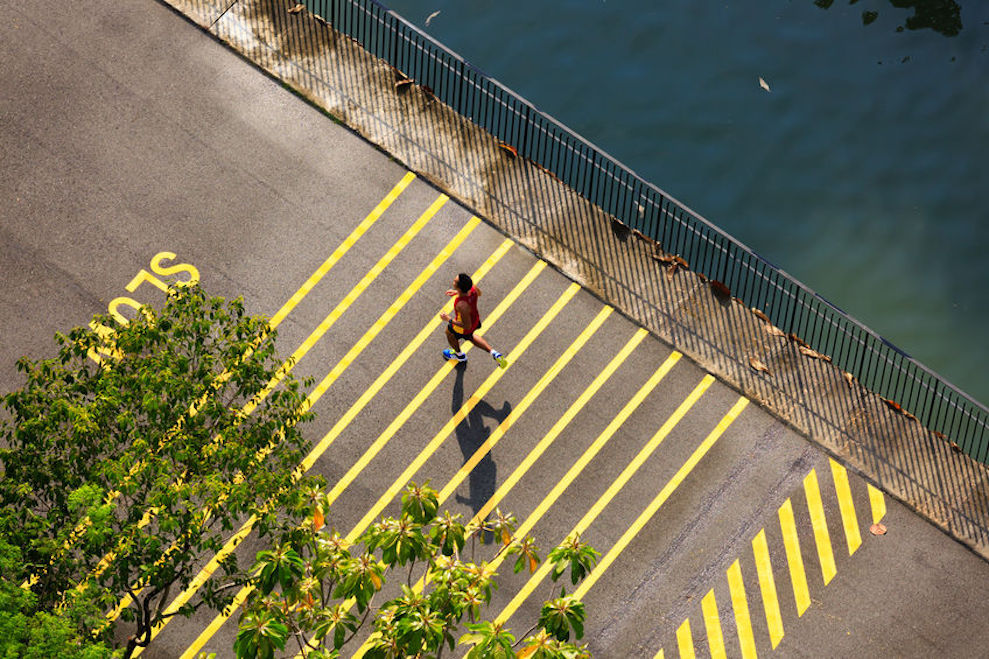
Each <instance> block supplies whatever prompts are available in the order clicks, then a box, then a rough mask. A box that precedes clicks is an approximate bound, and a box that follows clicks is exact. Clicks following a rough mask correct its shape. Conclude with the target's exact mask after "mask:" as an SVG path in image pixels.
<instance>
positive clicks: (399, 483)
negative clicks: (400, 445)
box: [346, 284, 580, 543]
mask: <svg viewBox="0 0 989 659" xmlns="http://www.w3.org/2000/svg"><path fill="white" fill-rule="evenodd" d="M579 290H580V286H579V285H578V284H571V285H570V286H568V287H567V290H565V291H564V292H563V294H562V295H560V297H559V298H558V299H557V300H556V302H555V303H553V306H552V307H550V309H549V311H547V312H546V313H545V314H543V316H542V318H540V319H539V322H537V323H536V325H535V326H534V327H533V328H532V329H531V330H529V332H528V333H527V334H526V335H525V336H524V337H523V338H522V340H521V341H520V342H519V343H518V345H516V346H515V349H514V350H512V352H511V354H510V355H509V357H508V360H509V364H512V363H514V362H516V361H518V360H519V358H521V356H522V354H523V353H524V352H525V351H526V349H527V348H528V347H529V345H531V344H532V342H533V341H535V340H536V338H537V337H538V336H539V335H540V334H542V332H543V330H545V329H546V327H547V326H548V325H549V324H550V323H551V322H553V319H554V318H556V316H557V315H558V314H559V313H560V312H561V311H562V310H563V307H565V306H566V305H567V303H568V302H570V299H571V298H573V296H574V295H576V294H577V291H579ZM447 365H448V366H449V363H447ZM450 368H451V369H452V366H451V367H450ZM507 370H508V369H498V370H496V371H494V372H493V373H492V374H491V375H489V376H488V377H487V379H486V380H485V381H484V383H483V384H481V386H480V387H478V389H477V391H475V392H474V393H473V394H471V396H470V398H468V399H467V401H466V402H465V403H464V404H463V405H461V406H460V409H459V410H457V412H456V414H454V415H453V416H452V417H450V419H449V420H448V421H447V422H446V423H445V424H444V425H443V427H442V428H441V429H440V431H439V432H438V433H436V435H434V436H433V438H432V439H431V440H430V441H429V443H428V444H427V445H426V448H424V449H423V450H422V451H420V453H419V455H418V456H416V459H415V460H413V461H412V463H411V464H409V466H408V467H406V468H405V470H404V471H403V472H402V474H401V475H400V476H399V477H398V478H396V479H395V480H394V481H393V482H392V484H391V486H390V487H389V488H388V489H387V490H385V493H384V494H382V495H381V496H380V497H379V498H378V501H377V502H376V503H375V504H374V505H373V506H372V507H371V509H370V510H368V511H367V514H365V515H364V517H363V518H362V519H361V521H360V522H358V523H357V524H356V525H355V526H354V528H353V529H352V530H351V531H350V533H348V534H347V535H346V540H347V542H348V543H353V542H356V540H357V537H358V536H359V535H360V534H361V533H363V532H364V529H366V528H367V527H368V526H370V525H371V524H372V523H373V522H374V520H375V519H376V518H377V517H378V515H380V514H381V511H382V510H384V509H385V507H386V506H387V505H388V504H389V503H391V501H392V500H393V499H394V498H395V496H396V495H397V494H398V493H399V492H400V491H401V490H402V488H403V487H405V486H406V484H408V482H409V480H410V479H411V478H412V477H413V476H415V475H416V472H417V471H419V469H420V468H421V467H422V465H424V464H425V463H426V460H428V459H429V457H430V456H432V454H433V453H435V452H436V450H437V449H438V448H439V447H440V445H442V444H443V442H444V441H445V440H446V438H447V437H448V436H449V434H450V433H451V432H453V430H454V429H455V428H456V427H457V426H458V425H459V424H460V422H461V421H463V420H464V419H465V418H467V415H468V414H469V413H470V411H471V410H472V409H474V407H475V406H476V405H477V404H478V403H479V402H481V400H483V398H484V396H485V394H487V392H488V391H490V390H491V388H492V387H493V386H494V385H495V383H497V382H498V380H500V379H501V376H502V375H503V374H504V373H505V372H506V371H507Z"/></svg>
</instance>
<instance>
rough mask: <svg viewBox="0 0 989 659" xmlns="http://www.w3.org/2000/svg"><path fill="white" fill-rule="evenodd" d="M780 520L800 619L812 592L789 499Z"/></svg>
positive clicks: (782, 507) (782, 509)
mask: <svg viewBox="0 0 989 659" xmlns="http://www.w3.org/2000/svg"><path fill="white" fill-rule="evenodd" d="M779 518H780V530H781V531H782V532H783V548H784V549H785V550H786V562H787V565H788V566H789V568H790V583H792V584H793V598H794V600H795V601H796V604H797V617H800V616H802V615H803V614H804V611H806V610H807V607H808V606H810V590H809V589H808V588H807V573H806V572H805V571H804V559H803V555H802V554H801V553H800V538H799V537H798V536H797V524H796V522H795V521H794V518H793V504H792V503H791V502H790V500H789V499H787V500H786V501H784V502H783V505H782V506H780V509H779Z"/></svg>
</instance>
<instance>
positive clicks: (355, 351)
mask: <svg viewBox="0 0 989 659" xmlns="http://www.w3.org/2000/svg"><path fill="white" fill-rule="evenodd" d="M480 222H481V221H480V220H479V219H478V218H476V217H474V218H471V220H470V221H468V222H467V224H466V225H464V227H463V228H462V229H461V230H460V231H459V232H458V233H457V234H456V235H455V236H454V237H453V238H452V239H451V240H450V242H449V243H447V244H446V246H445V247H444V248H443V249H442V250H441V251H440V253H439V254H437V255H436V257H435V258H434V259H433V260H432V261H431V262H430V263H429V265H427V266H426V267H425V268H424V269H423V271H422V272H421V273H420V274H419V276H418V277H416V278H415V279H414V280H413V281H412V283H410V284H409V285H408V286H407V287H406V289H405V290H404V291H403V292H402V294H401V295H400V296H399V297H398V299H396V301H395V302H393V303H392V304H391V306H389V307H388V309H386V310H385V312H384V313H382V314H381V316H380V317H379V318H378V320H377V321H375V323H374V324H373V325H372V326H371V327H370V328H369V329H368V330H367V331H366V332H365V333H364V335H363V336H362V337H361V338H360V340H358V341H357V343H356V344H354V346H353V347H352V348H351V349H350V350H349V351H348V352H347V354H346V355H345V356H344V357H343V358H342V359H341V360H340V361H339V362H338V363H337V365H336V366H335V367H334V368H333V370H331V371H330V373H329V374H328V375H327V376H326V377H325V378H323V380H322V382H320V383H319V385H318V386H317V387H316V388H315V389H314V390H313V391H312V392H310V393H309V396H307V397H306V400H305V402H304V403H303V409H304V410H308V409H309V408H311V407H312V405H313V404H315V402H316V401H317V400H319V398H320V397H321V396H322V395H323V394H324V393H325V392H326V390H327V388H328V387H329V386H330V384H332V382H333V381H335V380H336V378H337V377H339V376H340V374H342V373H343V371H345V370H346V369H347V367H348V366H349V365H350V364H351V363H352V362H353V360H354V359H356V358H357V356H358V355H359V354H360V353H361V351H363V350H364V348H366V347H367V346H368V344H370V342H371V341H372V340H373V339H374V338H375V337H376V336H377V335H378V334H379V333H380V332H381V331H382V330H383V329H384V327H385V326H386V325H387V324H388V323H389V322H390V321H391V320H392V318H394V317H395V315H396V314H397V313H398V312H399V311H400V310H401V309H402V307H404V306H405V304H406V303H407V302H408V301H409V299H411V298H412V296H413V295H414V294H415V293H416V292H417V291H418V290H419V289H420V288H422V286H423V285H424V284H425V283H426V281H428V280H429V278H430V277H431V276H432V275H433V274H434V273H435V272H436V270H437V269H439V267H440V266H441V265H442V264H443V263H444V262H445V261H446V260H447V259H448V258H449V257H450V256H451V255H452V254H453V252H454V251H456V249H457V248H458V247H459V246H460V245H461V244H462V243H463V242H464V240H466V239H467V237H468V236H469V235H470V233H471V232H472V231H473V230H474V229H475V228H477V226H478V225H479V224H480ZM511 245H512V243H511V241H508V240H506V241H505V242H503V243H502V245H501V246H500V247H499V248H498V249H497V250H496V251H495V253H494V254H492V256H491V257H490V258H489V259H488V262H487V263H490V266H493V265H494V263H496V262H497V261H498V260H500V258H501V256H502V255H504V253H505V252H506V251H507V250H508V249H509V248H510V247H511ZM490 266H489V267H490ZM484 272H486V270H485V271H484ZM483 274H484V273H483V272H481V271H480V270H479V271H478V273H477V274H476V275H475V277H476V279H477V281H480V279H481V278H482V277H483ZM433 327H434V323H430V324H428V325H427V328H426V330H423V331H422V332H420V337H421V340H420V341H418V342H416V341H413V345H415V346H416V347H418V345H420V344H421V343H422V342H423V341H425V338H426V335H428V334H429V333H430V332H431V331H432V329H433ZM427 330H428V331H427ZM420 337H417V338H420ZM407 352H408V354H411V353H412V352H413V351H412V350H408V349H407ZM402 354H403V355H404V354H405V353H404V352H403V353H402ZM401 363H404V359H396V360H395V361H393V362H392V365H391V366H393V367H394V370H392V372H394V371H395V370H397V368H398V366H400V365H401ZM389 377H390V376H389ZM388 379H389V378H383V377H379V378H378V380H376V381H375V383H374V384H373V385H372V386H371V387H370V389H369V390H367V391H366V392H365V395H368V394H369V393H370V394H372V395H373V394H375V393H377V391H378V390H379V389H380V388H381V387H382V386H384V384H385V382H387V381H388ZM351 418H352V417H351ZM348 422H349V419H348ZM344 425H346V424H344ZM321 444H322V443H321ZM328 445H329V444H328V443H327V444H325V445H323V446H322V449H323V450H325V448H326V446H328ZM321 452H322V451H320V453H321ZM318 457H319V456H318V455H317V454H316V451H315V450H313V451H310V453H309V455H307V456H306V458H305V459H304V460H303V463H302V469H303V470H304V471H308V470H309V469H310V468H311V467H312V464H313V463H314V462H315V460H316V458H318ZM255 521H256V520H254V519H253V518H252V519H250V520H248V522H247V523H245V524H244V526H242V527H241V529H240V531H238V533H237V534H235V536H234V537H233V538H231V539H230V540H228V541H227V544H226V545H225V546H224V548H223V549H221V551H220V553H219V554H217V555H216V556H215V557H214V558H213V560H212V561H211V562H210V563H209V564H207V567H206V568H204V570H203V571H201V572H200V573H199V575H197V576H196V578H195V579H193V581H192V582H191V583H190V585H189V587H187V588H186V589H185V590H184V591H183V592H182V593H180V594H179V595H178V596H177V597H176V598H175V599H174V600H173V601H172V602H171V603H170V604H169V606H168V607H167V608H166V609H165V611H164V613H165V615H169V614H173V613H175V612H176V611H178V609H179V607H181V606H182V605H184V604H185V603H186V602H187V601H188V600H189V599H190V598H191V597H192V595H193V594H195V592H196V591H197V590H198V589H199V588H200V587H202V584H203V583H205V581H206V579H208V578H209V577H210V576H211V575H212V573H213V572H214V571H215V570H216V568H217V567H218V566H219V560H220V559H221V558H223V557H225V556H227V555H228V554H229V553H230V551H232V550H233V549H235V548H236V547H237V545H238V544H240V542H242V541H243V539H244V538H245V537H246V536H247V534H248V533H250V531H251V530H252V529H253V525H254V522H255ZM127 605H129V596H128V599H127V601H126V602H122V603H121V605H120V606H118V608H117V609H116V610H115V613H116V614H117V615H119V612H120V610H121V609H122V608H124V607H125V606H127ZM168 619H169V618H166V621H165V622H163V624H159V625H156V626H155V627H154V628H153V629H152V635H151V638H152V640H154V638H155V637H157V635H158V633H159V632H160V631H161V630H162V629H163V628H164V627H165V625H166V624H167V620H168ZM142 651H143V649H142V648H138V650H137V652H136V654H135V656H138V655H139V654H140V653H141V652H142Z"/></svg>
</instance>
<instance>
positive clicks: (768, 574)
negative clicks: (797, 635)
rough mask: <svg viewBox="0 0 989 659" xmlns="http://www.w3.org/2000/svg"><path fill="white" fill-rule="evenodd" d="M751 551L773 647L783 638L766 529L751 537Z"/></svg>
mask: <svg viewBox="0 0 989 659" xmlns="http://www.w3.org/2000/svg"><path fill="white" fill-rule="evenodd" d="M752 552H753V554H755V567H756V571H757V572H758V574H759V589H760V590H761V591H762V606H763V608H764V609H765V610H766V624H767V626H768V627H769V639H770V641H771V642H772V644H773V649H774V650H775V649H776V646H777V645H779V643H780V641H781V640H782V639H783V617H782V616H781V615H780V603H779V597H778V595H777V594H776V581H775V579H773V565H772V562H771V561H770V560H769V544H768V543H767V542H766V530H765V529H761V530H760V531H759V533H758V534H757V535H756V537H755V538H753V539H752Z"/></svg>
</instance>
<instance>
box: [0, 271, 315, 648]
mask: <svg viewBox="0 0 989 659" xmlns="http://www.w3.org/2000/svg"><path fill="white" fill-rule="evenodd" d="M91 328H94V329H91ZM91 328H75V329H73V330H72V331H71V332H69V333H68V334H58V335H56V341H57V344H58V354H57V355H56V356H55V357H54V358H51V359H44V360H40V361H33V360H29V359H27V358H24V359H21V360H20V361H19V362H18V368H19V370H20V371H21V372H23V374H24V376H25V378H26V382H25V384H24V386H23V387H21V388H20V389H19V390H17V391H14V392H12V393H9V394H7V395H6V396H5V397H4V398H3V406H4V408H5V411H6V414H5V417H6V418H4V419H3V421H2V425H0V433H2V435H0V436H2V439H0V470H2V471H0V473H2V477H0V540H2V541H4V542H5V543H6V544H7V545H9V546H14V547H18V548H20V556H19V560H18V562H17V565H16V566H15V567H16V569H15V570H13V571H11V572H7V571H6V570H4V578H5V584H7V583H13V582H14V581H15V580H16V579H24V580H26V583H25V584H24V585H25V586H28V587H29V588H30V593H29V594H30V598H28V599H23V598H21V599H18V598H17V597H13V596H11V597H12V599H7V600H5V601H4V603H3V604H4V610H5V611H7V612H8V613H9V612H16V611H21V612H22V613H24V612H26V615H30V614H31V612H48V613H50V614H52V615H55V616H58V617H60V618H61V619H62V620H63V622H64V621H68V623H70V627H71V625H72V624H77V623H78V624H80V625H83V624H85V627H80V629H82V628H85V630H86V631H87V632H92V633H93V634H94V635H93V636H91V638H94V639H95V640H96V641H101V640H102V641H109V640H110V639H112V638H113V634H112V631H113V630H112V626H111V625H108V624H102V625H99V624H95V623H93V621H88V622H84V621H83V620H81V619H79V617H78V612H79V611H83V612H85V611H87V610H89V609H87V608H86V607H87V606H88V607H92V606H96V607H98V610H99V611H100V618H103V616H104V615H105V614H106V613H107V612H108V611H111V610H113V609H114V608H115V607H121V606H122V607H123V608H122V610H121V612H120V617H121V619H122V620H123V621H125V622H124V625H125V627H124V629H123V631H124V632H125V635H127V636H129V637H130V638H129V642H128V645H127V648H126V649H125V652H124V653H123V654H124V656H129V654H130V653H131V652H132V651H133V650H134V649H135V647H137V646H139V645H145V644H146V643H147V642H148V641H149V639H150V632H151V629H152V627H153V626H154V625H155V624H156V623H157V622H159V621H160V620H162V619H163V616H164V615H165V606H166V604H167V603H168V597H169V594H170V593H171V592H172V591H173V588H174V589H176V590H177V588H178V587H185V586H187V585H188V584H189V582H190V580H191V579H192V577H193V576H194V575H195V573H196V572H195V570H196V569H197V566H198V564H199V563H200V562H201V559H202V558H203V557H204V556H210V555H212V554H214V553H215V552H217V551H218V550H219V549H220V548H221V547H222V546H223V544H224V542H225V541H226V539H227V537H228V536H229V535H230V534H231V532H232V530H233V529H234V528H236V527H237V526H238V525H239V524H240V523H241V522H242V521H243V520H244V519H245V518H246V517H247V516H249V515H252V514H253V515H257V516H258V517H259V522H260V523H259V524H258V528H259V530H260V531H261V533H262V534H266V533H269V532H271V531H272V529H273V527H274V525H276V524H280V523H281V522H280V517H279V513H278V512H277V511H279V510H283V509H292V508H293V507H295V506H297V502H296V501H295V498H296V497H297V496H298V494H297V492H298V490H297V488H296V487H295V485H299V484H301V485H306V483H308V482H309V480H308V479H303V477H302V476H300V474H299V473H298V472H294V471H293V470H295V469H296V467H297V465H299V463H300V462H301V460H302V458H303V456H304V455H305V450H306V449H307V448H308V447H307V444H306V442H305V441H304V440H303V438H302V436H301V434H300V432H299V429H298V424H299V423H301V422H303V421H307V420H309V419H310V416H311V414H310V413H309V412H308V411H306V410H307V408H306V407H305V406H304V404H303V403H304V399H303V396H302V394H301V393H300V385H299V383H298V382H297V381H296V380H295V379H293V378H292V377H291V376H290V375H288V374H286V373H285V369H283V368H282V364H281V363H280V362H279V361H278V359H277V357H276V353H275V333H274V332H273V331H272V330H271V328H270V327H269V325H268V323H267V321H266V320H265V319H264V318H261V317H255V316H251V315H249V314H248V313H247V312H246V311H245V309H244V304H243V302H242V301H241V300H240V299H235V300H224V299H222V298H217V297H210V296H208V295H207V294H206V293H205V292H203V291H202V290H201V289H200V288H199V287H198V286H197V285H191V286H183V287H173V288H171V289H170V290H169V294H168V298H167V301H166V303H165V304H164V306H163V307H162V308H161V309H160V310H155V309H151V308H150V307H144V308H142V310H141V312H140V313H138V314H137V317H136V318H134V319H132V320H130V321H129V322H126V323H121V322H119V321H118V320H115V319H114V318H113V317H111V316H101V317H97V318H96V319H95V320H94V323H93V324H92V325H91ZM97 355H103V356H104V358H103V359H99V360H95V359H93V358H92V357H93V356H97ZM275 384H277V386H275ZM221 567H222V571H223V572H224V573H225V574H226V575H236V574H240V573H242V570H240V569H239V568H238V566H237V563H236V557H235V556H233V555H231V556H230V557H229V558H228V559H227V560H226V561H225V562H224V563H223V564H222V566H221ZM11 575H16V577H15V578H11ZM216 583H219V582H218V581H213V582H211V583H209V584H207V587H206V588H205V589H203V591H202V594H201V595H200V596H199V597H198V599H195V600H193V601H192V602H190V603H188V604H187V605H185V606H184V607H183V608H182V609H180V610H179V611H178V612H177V613H178V614H182V615H188V614H190V613H191V612H192V611H193V610H195V608H197V607H198V606H201V605H203V604H204V603H205V604H208V605H209V606H212V607H214V608H219V607H222V606H223V605H224V604H226V603H228V602H229V600H230V599H231V598H232V594H233V592H235V591H233V588H232V587H233V586H236V585H237V584H236V583H228V584H227V586H229V588H228V587H226V586H224V587H221V586H217V585H216ZM18 587H20V584H18ZM81 599H84V600H86V601H87V602H88V604H86V605H85V606H84V605H83V604H81V603H80V600H81ZM70 610H72V611H76V612H77V613H76V614H73V615H76V618H73V617H72V616H70V615H68V613H67V612H68V611H70ZM69 631H72V629H71V628H70V630H69ZM50 656H57V653H56V654H53V655H50Z"/></svg>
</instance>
